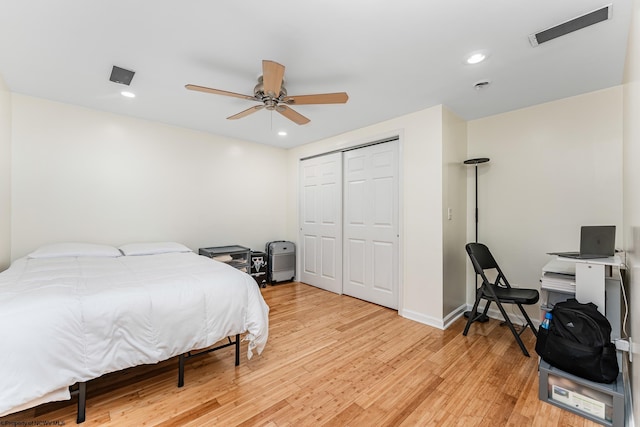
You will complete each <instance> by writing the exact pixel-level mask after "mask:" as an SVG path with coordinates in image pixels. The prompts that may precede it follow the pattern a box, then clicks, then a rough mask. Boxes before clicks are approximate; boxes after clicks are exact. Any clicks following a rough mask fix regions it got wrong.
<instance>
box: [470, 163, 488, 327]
mask: <svg viewBox="0 0 640 427" xmlns="http://www.w3.org/2000/svg"><path fill="white" fill-rule="evenodd" d="M488 161H489V158H488V157H478V158H476V159H469V160H465V161H464V164H465V165H474V166H475V168H476V181H475V182H476V211H475V217H476V243H478V165H479V164H481V163H487V162H488ZM475 285H476V293H477V292H478V274H476V283H475ZM470 315H471V312H470V311H465V312H464V317H469V316H470ZM475 321H477V322H482V323H484V322H487V321H489V316H487V315H485V314H481V315H479V316H478V317H477V318H476V319H475Z"/></svg>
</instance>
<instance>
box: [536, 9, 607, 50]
mask: <svg viewBox="0 0 640 427" xmlns="http://www.w3.org/2000/svg"><path fill="white" fill-rule="evenodd" d="M609 18H611V5H607V6H605V7H603V8H601V9H598V10H594V11H593V12H589V13H587V14H585V15H582V16H578V17H577V18H573V19H571V20H569V21H567V22H564V23H562V24H560V25H556V26H555V27H551V28H547V29H546V30H544V31H540V32H539V33H536V34H531V35H530V36H529V41H530V42H531V45H532V46H538V45H539V44H541V43H545V42H548V41H549V40H553V39H555V38H558V37H560V36H564V35H566V34H569V33H572V32H574V31H577V30H580V29H582V28H585V27H588V26H590V25H593V24H597V23H598V22H602V21H606V20H607V19H609Z"/></svg>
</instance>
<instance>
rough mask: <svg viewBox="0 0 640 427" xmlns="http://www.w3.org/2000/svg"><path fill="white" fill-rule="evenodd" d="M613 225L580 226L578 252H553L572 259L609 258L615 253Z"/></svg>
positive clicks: (614, 227) (614, 228) (614, 230)
mask: <svg viewBox="0 0 640 427" xmlns="http://www.w3.org/2000/svg"><path fill="white" fill-rule="evenodd" d="M615 243H616V226H615V225H585V226H582V227H581V228H580V252H554V253H550V254H549V255H558V256H561V257H565V258H574V259H595V258H609V257H612V256H614V255H615Z"/></svg>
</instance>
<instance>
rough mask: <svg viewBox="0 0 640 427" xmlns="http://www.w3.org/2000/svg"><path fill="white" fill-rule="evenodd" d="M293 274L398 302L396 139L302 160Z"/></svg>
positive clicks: (388, 302)
mask: <svg viewBox="0 0 640 427" xmlns="http://www.w3.org/2000/svg"><path fill="white" fill-rule="evenodd" d="M300 186H301V193H300V244H299V256H300V258H301V261H300V281H302V282H304V283H308V284H310V285H313V286H317V287H319V288H322V289H326V290H328V291H332V292H336V293H345V294H347V295H351V296H354V297H356V298H360V299H363V300H366V301H370V302H373V303H376V304H380V305H383V306H385V307H389V308H393V309H397V308H398V141H397V140H395V141H391V142H385V143H380V144H375V145H370V146H365V147H361V148H357V149H353V150H350V151H345V152H342V153H331V154H327V155H323V156H319V157H314V158H310V159H305V160H302V161H301V167H300Z"/></svg>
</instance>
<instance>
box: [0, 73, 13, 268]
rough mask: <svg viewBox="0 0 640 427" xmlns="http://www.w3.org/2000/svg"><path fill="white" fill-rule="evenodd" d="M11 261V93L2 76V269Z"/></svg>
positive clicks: (0, 210)
mask: <svg viewBox="0 0 640 427" xmlns="http://www.w3.org/2000/svg"><path fill="white" fill-rule="evenodd" d="M10 263H11V93H10V92H9V89H8V88H7V87H6V85H5V83H4V79H3V78H2V76H0V271H2V270H4V269H5V268H7V267H8V266H9V264H10Z"/></svg>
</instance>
